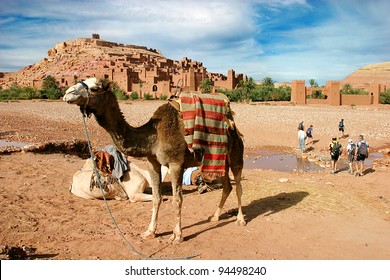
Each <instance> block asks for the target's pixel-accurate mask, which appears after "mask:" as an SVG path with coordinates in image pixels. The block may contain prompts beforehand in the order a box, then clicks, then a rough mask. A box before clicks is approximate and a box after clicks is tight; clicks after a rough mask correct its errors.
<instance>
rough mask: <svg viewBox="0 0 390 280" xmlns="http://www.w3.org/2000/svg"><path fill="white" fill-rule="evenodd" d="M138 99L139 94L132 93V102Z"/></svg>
mask: <svg viewBox="0 0 390 280" xmlns="http://www.w3.org/2000/svg"><path fill="white" fill-rule="evenodd" d="M138 98H139V96H138V93H136V92H132V93H130V99H131V100H137V99H138Z"/></svg>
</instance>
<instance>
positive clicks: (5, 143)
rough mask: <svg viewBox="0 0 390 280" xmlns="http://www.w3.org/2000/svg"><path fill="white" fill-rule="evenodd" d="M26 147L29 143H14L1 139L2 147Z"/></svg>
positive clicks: (0, 145) (0, 144)
mask: <svg viewBox="0 0 390 280" xmlns="http://www.w3.org/2000/svg"><path fill="white" fill-rule="evenodd" d="M26 145H28V143H22V142H12V141H5V140H1V139H0V147H24V146H26Z"/></svg>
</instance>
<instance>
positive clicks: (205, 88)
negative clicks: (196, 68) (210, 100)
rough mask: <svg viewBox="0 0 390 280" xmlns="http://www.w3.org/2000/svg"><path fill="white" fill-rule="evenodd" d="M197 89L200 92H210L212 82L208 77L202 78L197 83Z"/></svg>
mask: <svg viewBox="0 0 390 280" xmlns="http://www.w3.org/2000/svg"><path fill="white" fill-rule="evenodd" d="M199 90H200V92H201V93H211V91H212V90H213V82H212V81H210V79H208V78H206V79H204V80H203V81H202V82H201V83H200V85H199Z"/></svg>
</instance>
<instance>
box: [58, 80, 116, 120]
mask: <svg viewBox="0 0 390 280" xmlns="http://www.w3.org/2000/svg"><path fill="white" fill-rule="evenodd" d="M104 93H109V94H108V95H107V94H104ZM107 96H113V97H115V95H114V94H113V93H112V83H111V82H110V81H109V80H108V79H104V80H98V79H96V78H89V79H86V80H84V81H82V82H78V83H77V84H75V85H73V86H71V87H70V88H68V90H67V91H66V92H65V95H64V97H63V100H64V101H66V102H68V103H69V104H76V105H78V106H80V110H81V112H86V113H87V115H88V116H90V114H91V113H93V112H95V111H96V110H97V108H99V107H100V106H102V105H103V104H105V103H106V99H105V98H106V97H107Z"/></svg>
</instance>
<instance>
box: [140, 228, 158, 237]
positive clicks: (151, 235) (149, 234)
mask: <svg viewBox="0 0 390 280" xmlns="http://www.w3.org/2000/svg"><path fill="white" fill-rule="evenodd" d="M155 237H156V234H155V233H154V232H151V231H149V230H147V231H145V232H144V233H143V234H142V238H143V239H153V238H155Z"/></svg>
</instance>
